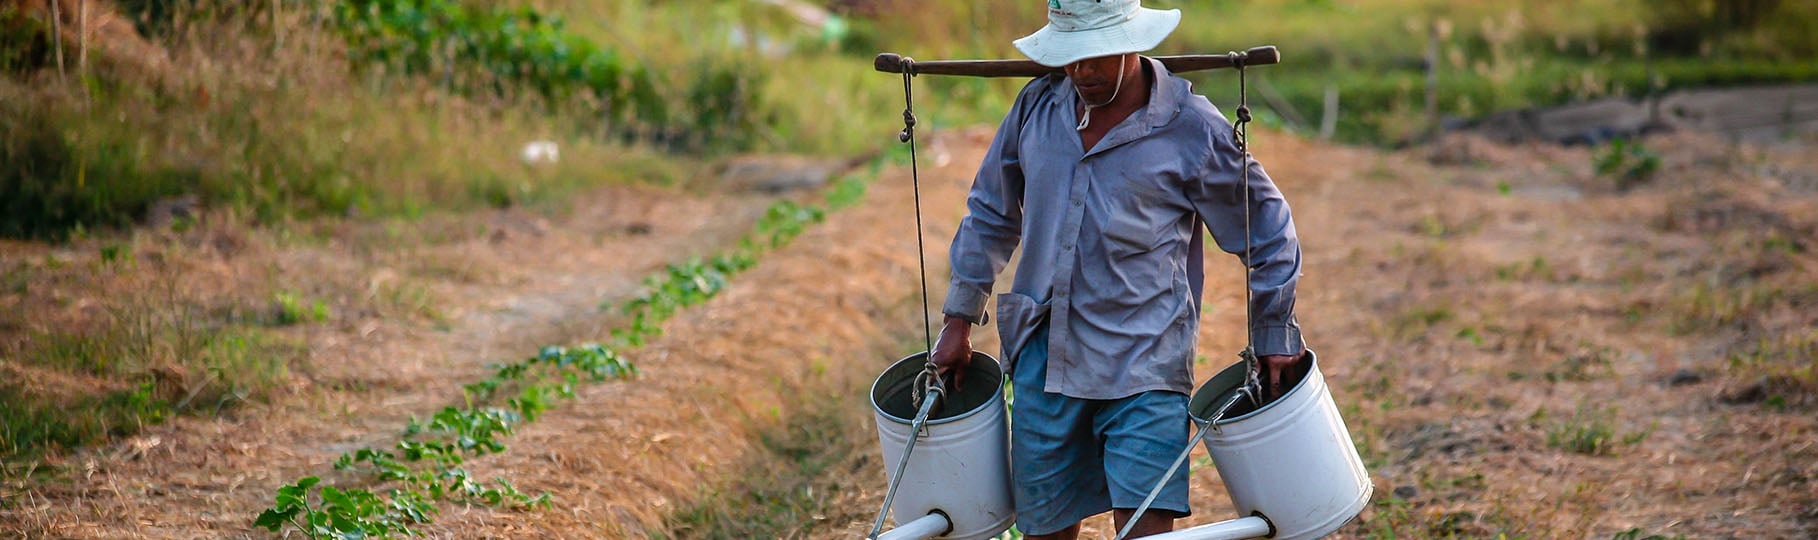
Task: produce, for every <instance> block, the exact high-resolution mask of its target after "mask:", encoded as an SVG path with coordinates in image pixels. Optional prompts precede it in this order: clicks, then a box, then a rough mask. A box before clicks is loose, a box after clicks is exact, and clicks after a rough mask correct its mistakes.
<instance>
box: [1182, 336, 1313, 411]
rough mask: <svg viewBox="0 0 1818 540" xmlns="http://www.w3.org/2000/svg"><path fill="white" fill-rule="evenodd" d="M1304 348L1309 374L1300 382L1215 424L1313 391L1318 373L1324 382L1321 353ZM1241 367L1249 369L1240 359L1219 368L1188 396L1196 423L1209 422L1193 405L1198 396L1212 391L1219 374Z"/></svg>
mask: <svg viewBox="0 0 1818 540" xmlns="http://www.w3.org/2000/svg"><path fill="white" fill-rule="evenodd" d="M1302 350H1303V351H1305V352H1303V353H1302V354H1304V355H1305V356H1306V357H1307V374H1306V375H1305V376H1303V377H1301V378H1300V382H1299V383H1296V384H1295V385H1294V387H1293V388H1289V389H1288V393H1286V394H1282V395H1281V397H1279V398H1276V399H1275V400H1274V401H1270V402H1268V403H1264V404H1263V406H1261V407H1257V408H1255V409H1253V410H1251V411H1250V412H1247V413H1244V414H1240V415H1237V416H1232V417H1228V418H1220V419H1219V420H1218V423H1217V424H1215V425H1217V426H1229V425H1233V424H1236V423H1238V422H1242V421H1244V420H1248V419H1250V418H1254V417H1256V416H1259V415H1261V414H1263V413H1264V412H1267V411H1269V410H1272V409H1274V408H1275V406H1277V405H1281V404H1283V403H1288V402H1291V401H1293V400H1294V399H1295V398H1296V397H1298V396H1299V395H1300V394H1302V393H1304V392H1311V391H1312V390H1307V388H1309V387H1311V386H1313V385H1312V384H1310V381H1312V380H1313V379H1314V376H1316V375H1317V376H1319V377H1320V379H1321V381H1320V382H1321V383H1322V384H1323V383H1324V377H1325V375H1324V374H1323V373H1321V372H1320V371H1319V355H1318V354H1317V353H1314V352H1313V349H1312V348H1311V347H1309V348H1305V349H1302ZM1240 368H1242V369H1247V368H1245V367H1244V362H1243V361H1242V360H1239V361H1238V362H1237V363H1235V364H1232V365H1230V366H1226V367H1225V369H1221V370H1219V371H1218V374H1216V375H1213V376H1212V378H1211V379H1207V380H1206V382H1205V384H1202V385H1200V387H1199V388H1196V389H1194V390H1193V394H1191V395H1190V396H1189V398H1188V403H1187V416H1189V417H1191V418H1193V421H1194V422H1195V423H1198V424H1200V425H1205V424H1207V423H1208V422H1207V420H1206V419H1205V418H1201V417H1200V415H1199V410H1198V409H1199V408H1198V407H1194V406H1193V404H1194V402H1196V401H1199V400H1198V399H1196V398H1198V397H1199V395H1200V394H1201V393H1204V392H1208V391H1210V390H1211V386H1212V384H1213V383H1215V382H1217V381H1218V378H1219V375H1224V374H1225V373H1226V372H1228V371H1231V370H1232V369H1240ZM1240 384H1241V383H1240ZM1230 389H1231V387H1226V388H1220V389H1218V390H1217V391H1215V392H1212V395H1211V396H1208V399H1213V398H1215V397H1217V395H1218V394H1224V393H1225V392H1227V391H1229V390H1230Z"/></svg>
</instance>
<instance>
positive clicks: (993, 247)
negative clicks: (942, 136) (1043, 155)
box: [932, 79, 1039, 381]
mask: <svg viewBox="0 0 1818 540" xmlns="http://www.w3.org/2000/svg"><path fill="white" fill-rule="evenodd" d="M1037 82H1039V79H1038V80H1037ZM1037 85H1038V84H1037V83H1031V84H1030V85H1029V86H1028V87H1025V88H1024V89H1023V92H1022V95H1019V96H1017V101H1016V103H1017V105H1016V107H1015V108H1013V109H1012V110H1011V111H1010V113H1009V114H1007V115H1005V116H1004V121H1003V123H1002V124H1001V125H999V126H998V128H997V135H996V136H995V137H993V138H992V141H991V148H990V150H988V151H987V152H986V154H985V159H984V161H983V162H982V163H980V164H979V168H978V174H977V175H976V176H975V177H973V180H972V191H971V193H970V194H968V195H967V197H966V209H967V214H966V217H965V218H964V219H962V220H961V221H960V226H959V231H958V232H956V233H955V234H954V235H953V244H952V246H951V248H949V250H948V258H949V260H950V262H951V266H952V273H953V277H952V280H951V281H950V282H949V283H948V285H947V300H946V302H945V303H944V304H943V305H942V306H941V313H943V314H945V315H946V318H945V320H944V323H943V325H942V328H941V338H940V340H939V343H937V344H936V345H935V348H934V351H933V352H932V354H933V358H932V360H933V361H934V363H935V364H936V365H937V366H940V367H941V369H942V370H943V371H944V370H947V369H948V368H951V367H955V366H964V365H965V364H966V363H968V362H970V361H971V359H972V342H971V335H972V329H971V327H970V326H969V325H968V324H967V323H970V324H985V323H986V322H988V321H989V319H990V317H989V316H988V315H987V314H986V313H985V303H986V301H988V300H989V299H990V298H991V290H992V284H993V283H994V282H995V281H996V279H997V274H998V272H1001V271H1003V269H1004V266H1006V265H1008V264H1009V263H1010V254H1011V252H1013V251H1015V249H1016V244H1017V242H1018V241H1019V240H1021V238H1022V229H1023V169H1022V164H1021V162H1020V156H1019V155H1018V152H1017V147H1018V145H1019V143H1020V140H1021V139H1022V123H1023V119H1024V117H1025V113H1026V111H1025V110H1024V109H1025V107H1026V106H1027V104H1028V102H1029V100H1028V99H1027V98H1029V96H1031V95H1032V94H1034V93H1035V92H1032V91H1031V89H1032V88H1035V87H1036V86H1037ZM958 377H959V375H958V374H956V375H955V380H956V381H957V380H958Z"/></svg>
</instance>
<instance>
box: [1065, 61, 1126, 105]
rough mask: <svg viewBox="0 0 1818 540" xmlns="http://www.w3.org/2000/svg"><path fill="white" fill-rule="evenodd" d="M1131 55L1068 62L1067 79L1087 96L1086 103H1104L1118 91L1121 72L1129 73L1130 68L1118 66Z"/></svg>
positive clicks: (1081, 95)
mask: <svg viewBox="0 0 1818 540" xmlns="http://www.w3.org/2000/svg"><path fill="white" fill-rule="evenodd" d="M1131 56H1132V55H1128V54H1118V55H1112V56H1100V57H1097V58H1087V59H1085V60H1080V61H1078V62H1074V63H1071V64H1067V67H1066V68H1065V71H1066V72H1067V79H1069V80H1071V81H1073V87H1074V88H1078V89H1079V95H1080V97H1083V98H1085V100H1086V103H1092V104H1102V103H1105V102H1108V101H1111V97H1112V96H1113V95H1115V94H1116V92H1117V84H1118V83H1117V77H1118V76H1119V75H1120V74H1124V75H1127V72H1128V71H1129V69H1128V68H1125V69H1123V70H1121V71H1120V70H1119V69H1118V67H1119V66H1120V65H1122V64H1124V63H1125V62H1126V61H1128V60H1129V59H1130V57H1131Z"/></svg>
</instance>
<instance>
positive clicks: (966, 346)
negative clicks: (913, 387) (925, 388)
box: [930, 315, 972, 390]
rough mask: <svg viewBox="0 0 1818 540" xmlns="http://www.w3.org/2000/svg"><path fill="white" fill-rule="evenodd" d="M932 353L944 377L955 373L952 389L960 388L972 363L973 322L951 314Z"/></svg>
mask: <svg viewBox="0 0 1818 540" xmlns="http://www.w3.org/2000/svg"><path fill="white" fill-rule="evenodd" d="M932 355H933V356H932V357H931V358H930V360H932V361H933V362H934V367H935V370H936V371H937V372H939V373H940V375H941V376H943V377H944V376H946V375H947V373H949V372H951V373H953V388H952V389H953V390H959V387H960V384H961V381H963V380H965V378H966V367H967V366H970V365H972V323H970V322H966V320H965V319H961V318H959V317H954V316H951V315H949V316H948V317H947V320H946V322H945V323H944V324H942V325H941V337H940V338H938V339H935V340H934V351H933V353H932ZM955 368H958V369H955Z"/></svg>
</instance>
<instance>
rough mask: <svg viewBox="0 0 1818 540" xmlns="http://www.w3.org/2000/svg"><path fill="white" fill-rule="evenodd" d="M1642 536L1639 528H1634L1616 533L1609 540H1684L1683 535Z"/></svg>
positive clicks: (1642, 532)
mask: <svg viewBox="0 0 1818 540" xmlns="http://www.w3.org/2000/svg"><path fill="white" fill-rule="evenodd" d="M1643 534H1645V533H1644V531H1642V530H1641V527H1635V528H1631V529H1629V530H1626V531H1622V532H1619V533H1616V535H1615V536H1611V537H1610V540H1685V535H1683V534H1675V535H1672V536H1667V535H1664V534H1648V535H1646V536H1643Z"/></svg>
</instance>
